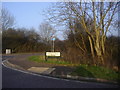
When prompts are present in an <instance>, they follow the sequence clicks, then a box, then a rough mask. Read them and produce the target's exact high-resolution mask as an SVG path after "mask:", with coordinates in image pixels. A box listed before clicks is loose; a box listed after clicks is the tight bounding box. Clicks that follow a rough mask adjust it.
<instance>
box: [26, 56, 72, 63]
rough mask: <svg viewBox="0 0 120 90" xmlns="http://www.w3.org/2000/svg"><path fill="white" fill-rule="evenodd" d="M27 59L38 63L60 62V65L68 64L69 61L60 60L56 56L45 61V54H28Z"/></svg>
mask: <svg viewBox="0 0 120 90" xmlns="http://www.w3.org/2000/svg"><path fill="white" fill-rule="evenodd" d="M28 59H29V60H31V61H35V62H38V63H50V64H62V65H69V64H70V63H69V62H66V61H62V60H60V59H57V58H49V59H48V60H47V61H45V56H30V57H29V58H28Z"/></svg>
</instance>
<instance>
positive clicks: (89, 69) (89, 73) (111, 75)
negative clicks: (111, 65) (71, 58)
mask: <svg viewBox="0 0 120 90" xmlns="http://www.w3.org/2000/svg"><path fill="white" fill-rule="evenodd" d="M71 74H72V75H78V76H83V77H92V78H101V79H106V80H113V81H118V80H120V79H119V77H118V75H120V72H115V71H113V70H111V69H107V68H104V67H100V66H88V65H80V66H77V67H76V68H75V70H74V71H73V72H72V73H71Z"/></svg>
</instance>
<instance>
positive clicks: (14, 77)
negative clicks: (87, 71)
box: [2, 56, 118, 88]
mask: <svg viewBox="0 0 120 90" xmlns="http://www.w3.org/2000/svg"><path fill="white" fill-rule="evenodd" d="M7 58H9V56H8V57H7V56H5V57H4V56H3V60H5V59H7ZM117 87H118V86H117V85H112V84H104V83H93V82H83V81H74V80H64V79H55V78H49V77H44V76H38V75H32V74H29V73H23V72H20V71H17V70H13V69H11V68H8V67H5V66H4V65H2V88H117Z"/></svg>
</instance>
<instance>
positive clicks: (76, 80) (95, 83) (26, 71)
mask: <svg viewBox="0 0 120 90" xmlns="http://www.w3.org/2000/svg"><path fill="white" fill-rule="evenodd" d="M6 61H8V59H6V60H4V61H2V65H3V66H4V67H6V68H9V69H12V70H15V71H18V72H22V73H26V74H31V75H34V76H39V77H45V78H50V79H55V80H64V81H67V82H76V83H84V84H93V83H94V84H96V85H97V84H99V85H110V84H105V83H99V82H86V81H78V80H69V79H63V78H55V77H50V76H44V75H40V74H36V73H32V72H27V71H22V70H19V69H15V68H11V67H8V66H6V65H5V64H4V62H6ZM115 86H118V85H115Z"/></svg>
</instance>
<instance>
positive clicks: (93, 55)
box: [88, 36, 96, 65]
mask: <svg viewBox="0 0 120 90" xmlns="http://www.w3.org/2000/svg"><path fill="white" fill-rule="evenodd" d="M88 39H89V43H90V49H91V54H92V58H93V64H94V65H96V62H95V58H94V57H95V54H94V49H93V42H92V39H91V38H90V36H88Z"/></svg>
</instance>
